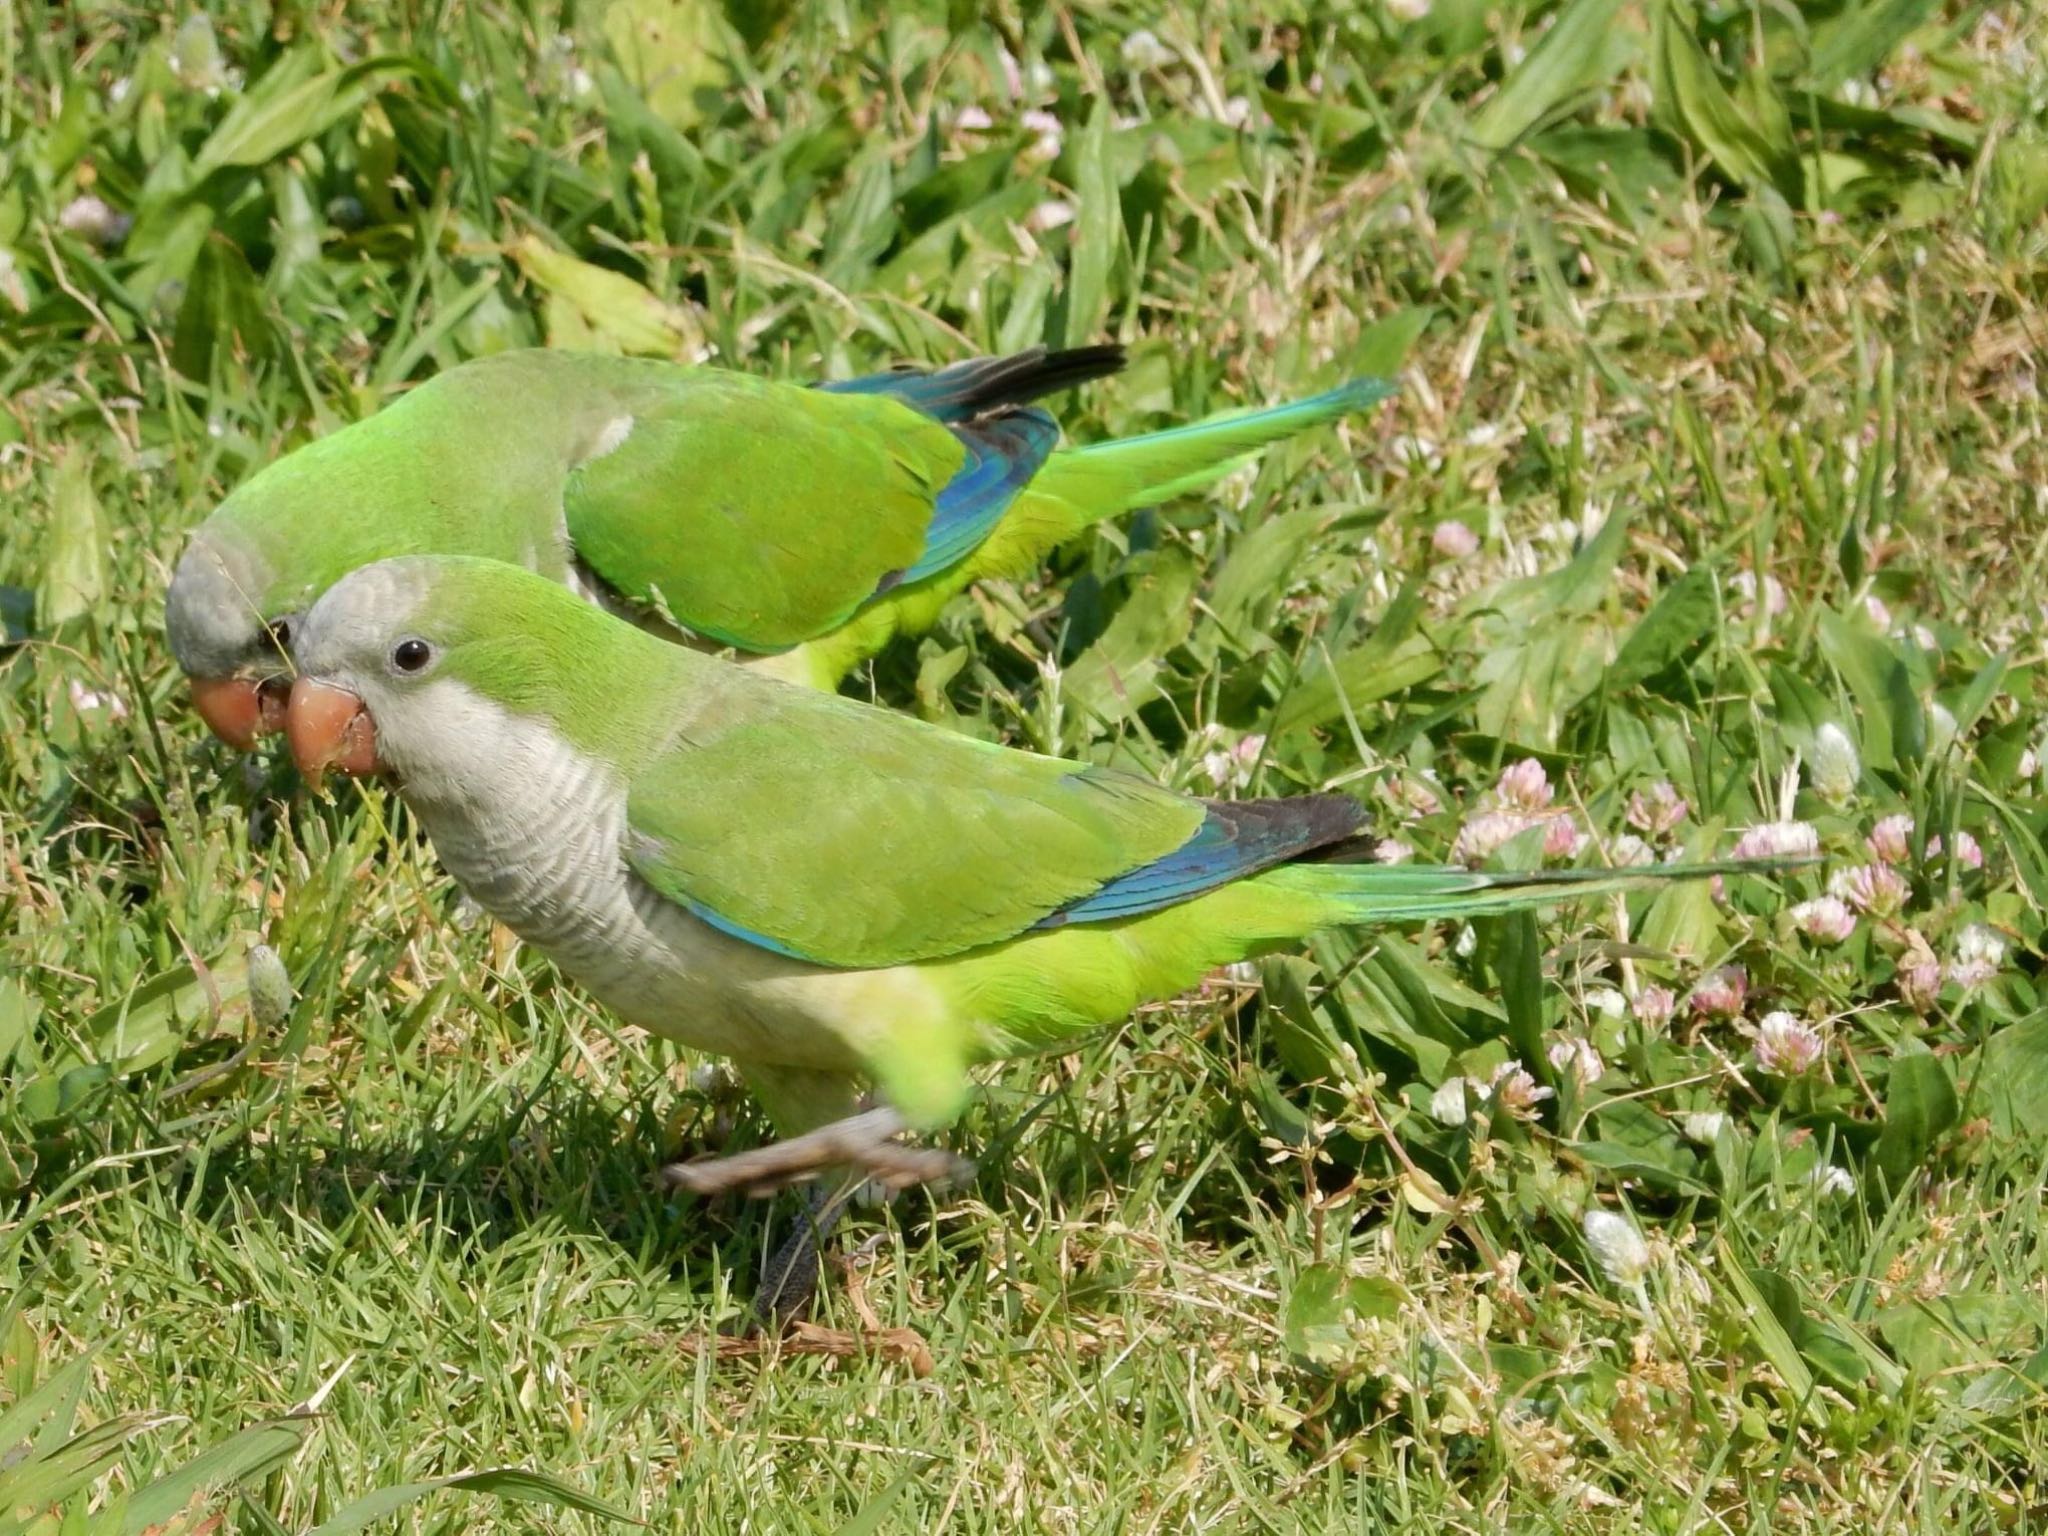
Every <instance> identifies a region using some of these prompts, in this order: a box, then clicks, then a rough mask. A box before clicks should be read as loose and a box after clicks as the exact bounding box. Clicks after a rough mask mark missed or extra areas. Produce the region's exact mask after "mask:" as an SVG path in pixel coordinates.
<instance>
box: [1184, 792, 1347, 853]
mask: <svg viewBox="0 0 2048 1536" xmlns="http://www.w3.org/2000/svg"><path fill="white" fill-rule="evenodd" d="M1203 804H1204V805H1205V806H1207V808H1208V811H1209V814H1210V815H1211V816H1212V817H1214V818H1216V819H1217V820H1219V821H1222V822H1224V823H1225V824H1227V825H1228V826H1229V827H1230V828H1231V830H1232V832H1233V833H1234V834H1235V835H1236V836H1237V838H1239V839H1240V840H1242V839H1244V838H1246V837H1248V836H1251V837H1257V838H1259V839H1260V840H1261V841H1265V842H1268V843H1270V844H1271V845H1272V846H1273V847H1274V849H1275V851H1276V853H1277V854H1278V857H1277V858H1276V859H1275V861H1274V862H1281V861H1283V860H1294V859H1300V858H1316V857H1326V856H1327V855H1328V854H1329V853H1333V852H1336V851H1338V850H1339V849H1340V848H1341V847H1342V846H1343V845H1345V844H1348V843H1350V842H1351V841H1352V840H1353V839H1355V838H1356V837H1357V836H1358V833H1359V829H1360V828H1361V827H1363V826H1364V825H1365V807H1364V806H1362V805H1360V804H1359V803H1358V802H1357V801H1356V800H1353V799H1352V798H1351V797H1350V796H1348V795H1327V794H1325V795H1285V796H1280V797H1277V798H1274V799H1269V800H1206V801H1204V802H1203ZM1283 849H1284V850H1285V851H1284V852H1280V850H1283Z"/></svg>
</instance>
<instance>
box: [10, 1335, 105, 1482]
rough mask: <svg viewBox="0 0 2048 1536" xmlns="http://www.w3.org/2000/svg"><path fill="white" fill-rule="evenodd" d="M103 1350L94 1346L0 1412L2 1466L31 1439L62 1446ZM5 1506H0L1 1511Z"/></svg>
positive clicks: (68, 1361) (102, 1346)
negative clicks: (96, 1359) (44, 1440)
mask: <svg viewBox="0 0 2048 1536" xmlns="http://www.w3.org/2000/svg"><path fill="white" fill-rule="evenodd" d="M104 1347H105V1346H104V1345H94V1346H93V1347H92V1348H90V1349H88V1350H86V1351H85V1352H84V1353H83V1354H81V1355H78V1356H77V1357H75V1358H74V1359H70V1360H67V1361H65V1362H64V1364H62V1365H61V1366H59V1367H58V1368H57V1369H56V1370H54V1371H52V1372H51V1373H50V1374H49V1376H48V1377H47V1378H45V1379H44V1380H43V1381H41V1382H38V1383H37V1384H36V1386H35V1387H34V1388H33V1389H32V1390H30V1391H29V1392H27V1393H25V1394H24V1395H23V1396H22V1397H21V1398H20V1399H19V1400H17V1401H16V1402H13V1403H11V1404H9V1405H8V1407H7V1410H6V1412H4V1413H0V1466H4V1465H5V1464H6V1463H7V1462H8V1461H9V1460H10V1459H11V1458H10V1455H9V1453H10V1452H12V1451H14V1450H15V1449H16V1448H17V1447H20V1446H23V1445H26V1444H28V1443H29V1442H30V1441H31V1440H37V1441H41V1440H43V1439H45V1438H46V1437H54V1438H53V1439H52V1440H51V1443H61V1442H62V1441H63V1440H64V1439H65V1438H66V1437H68V1436H69V1435H70V1433H71V1421H72V1415H73V1414H74V1413H75V1412H76V1411H77V1408H78V1400H79V1398H80V1396H81V1395H83V1393H84V1391H85V1384H86V1376H87V1373H88V1372H89V1371H91V1369H92V1361H93V1356H95V1355H96V1354H98V1353H99V1351H100V1350H101V1349H102V1348H104ZM46 1420H47V1421H48V1422H47V1423H46V1422H45V1421H46ZM0 1486H4V1485H0ZM6 1507H7V1506H6V1505H5V1504H4V1503H0V1510H4V1509H5V1508H6Z"/></svg>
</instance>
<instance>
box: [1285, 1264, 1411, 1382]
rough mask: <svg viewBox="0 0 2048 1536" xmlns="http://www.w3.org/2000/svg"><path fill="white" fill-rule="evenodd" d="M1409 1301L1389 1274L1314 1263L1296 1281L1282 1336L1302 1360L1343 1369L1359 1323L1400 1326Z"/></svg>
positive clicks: (1351, 1348)
mask: <svg viewBox="0 0 2048 1536" xmlns="http://www.w3.org/2000/svg"><path fill="white" fill-rule="evenodd" d="M1404 1300H1405V1296H1404V1293H1403V1292H1402V1290H1401V1288H1400V1286H1399V1285H1397V1284H1396V1283H1395V1282H1394V1281H1392V1280H1389V1279H1387V1278H1385V1277H1384V1276H1380V1275H1352V1274H1348V1273H1347V1272H1346V1271H1345V1269H1344V1267H1343V1266H1342V1265H1341V1264H1327V1263H1326V1264H1311V1265H1309V1266H1308V1268H1306V1269H1304V1270H1303V1271H1302V1272H1301V1273H1300V1274H1298V1275H1296V1276H1295V1277H1294V1287H1293V1289H1292V1290H1290V1291H1289V1292H1288V1293H1287V1306H1286V1309H1285V1310H1284V1311H1283V1312H1282V1314H1281V1319H1280V1331H1281V1335H1282V1337H1284V1338H1285V1339H1286V1341H1287V1348H1288V1351H1289V1352H1290V1353H1292V1354H1293V1355H1294V1356H1295V1357H1296V1358H1297V1359H1300V1360H1302V1361H1304V1362H1306V1363H1307V1364H1309V1365H1314V1366H1322V1367H1325V1368H1330V1367H1337V1368H1341V1367H1342V1366H1343V1365H1344V1364H1346V1363H1347V1362H1348V1361H1349V1360H1350V1358H1351V1355H1352V1352H1353V1350H1354V1349H1355V1348H1356V1345H1355V1344H1354V1342H1353V1340H1352V1334H1351V1325H1352V1323H1353V1321H1354V1320H1358V1321H1363V1320H1366V1319H1374V1318H1377V1319H1380V1320H1382V1321H1386V1322H1395V1321H1397V1320H1398V1319H1399V1318H1400V1316H1401V1307H1402V1303H1403V1301H1404Z"/></svg>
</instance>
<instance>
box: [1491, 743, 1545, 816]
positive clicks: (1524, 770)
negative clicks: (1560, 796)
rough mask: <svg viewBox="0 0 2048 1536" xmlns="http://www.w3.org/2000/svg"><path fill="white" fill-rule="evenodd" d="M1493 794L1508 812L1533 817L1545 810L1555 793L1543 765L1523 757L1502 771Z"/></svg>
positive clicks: (1530, 758)
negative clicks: (1525, 813)
mask: <svg viewBox="0 0 2048 1536" xmlns="http://www.w3.org/2000/svg"><path fill="white" fill-rule="evenodd" d="M1493 793H1494V798H1495V799H1497V800H1498V801H1499V802H1500V803H1501V804H1502V805H1503V806H1505V807H1507V808H1508V809H1509V810H1514V811H1524V812H1528V813H1530V814H1532V815H1533V814H1534V813H1535V812H1537V811H1541V810H1544V809H1545V808H1547V807H1548V806H1549V804H1550V802H1551V799H1552V797H1553V796H1555V794H1556V793H1557V791H1555V790H1554V789H1552V788H1551V787H1550V775H1549V774H1548V773H1546V772H1544V769H1543V764H1542V763H1540V762H1538V761H1537V760H1536V759H1535V758H1533V757H1525V758H1523V759H1522V760H1521V761H1520V762H1518V763H1514V764H1511V765H1510V766H1509V767H1507V768H1505V769H1503V770H1502V772H1501V776H1500V780H1499V782H1498V783H1496V784H1495V785H1494V787H1493Z"/></svg>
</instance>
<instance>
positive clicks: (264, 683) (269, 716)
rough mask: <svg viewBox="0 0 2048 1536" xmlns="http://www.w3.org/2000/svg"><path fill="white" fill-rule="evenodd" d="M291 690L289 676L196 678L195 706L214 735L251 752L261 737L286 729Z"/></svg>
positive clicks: (193, 696)
mask: <svg viewBox="0 0 2048 1536" xmlns="http://www.w3.org/2000/svg"><path fill="white" fill-rule="evenodd" d="M290 690H291V679H290V678H285V677H266V678H261V679H258V678H252V677H195V678H193V679H192V707H193V708H194V709H196V710H197V711H198V712H199V718H200V719H202V720H204V721H205V722H206V724H207V728H208V729H209V730H211V731H212V732H213V734H214V735H216V736H218V737H219V738H220V739H221V740H222V741H224V742H226V743H227V744H228V745H229V746H231V747H233V748H235V750H236V751H238V752H247V751H248V750H249V749H250V748H251V747H253V746H255V745H256V739H257V738H258V737H259V736H268V735H269V734H271V733H272V732H273V731H281V730H283V729H284V715H285V700H286V697H287V696H288V694H289V693H290Z"/></svg>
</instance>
